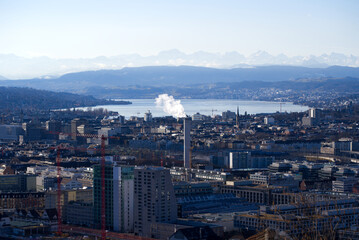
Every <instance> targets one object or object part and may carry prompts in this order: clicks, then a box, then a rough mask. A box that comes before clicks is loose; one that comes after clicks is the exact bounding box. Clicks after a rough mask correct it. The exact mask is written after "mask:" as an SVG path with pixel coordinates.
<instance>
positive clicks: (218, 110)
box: [78, 99, 308, 118]
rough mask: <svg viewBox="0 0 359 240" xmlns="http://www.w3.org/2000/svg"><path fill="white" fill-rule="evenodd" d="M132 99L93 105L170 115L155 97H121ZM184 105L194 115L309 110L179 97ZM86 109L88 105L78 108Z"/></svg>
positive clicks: (122, 112) (124, 112)
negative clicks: (157, 103) (120, 102)
mask: <svg viewBox="0 0 359 240" xmlns="http://www.w3.org/2000/svg"><path fill="white" fill-rule="evenodd" d="M121 100H126V101H131V102H132V104H130V105H101V106H94V107H91V108H92V109H95V108H105V109H107V110H109V111H115V112H118V113H119V114H120V115H123V116H125V117H126V118H129V117H130V116H141V117H143V115H144V113H145V112H147V111H148V110H150V111H151V113H152V116H153V117H163V116H169V114H167V113H165V112H164V111H163V109H162V108H161V107H158V106H156V104H155V99H121ZM178 100H180V101H181V104H182V105H183V107H184V110H185V112H186V114H187V115H193V114H195V113H197V112H199V113H200V114H203V115H221V114H222V112H225V111H227V110H230V111H232V112H236V111H237V106H238V107H239V113H240V114H244V113H245V112H247V113H248V114H257V113H275V112H279V111H280V110H282V112H303V111H306V110H308V107H307V106H301V105H294V104H293V103H290V102H283V103H279V102H266V101H249V100H227V99H226V100H224V99H178ZM78 109H83V110H86V109H88V108H87V107H83V108H78Z"/></svg>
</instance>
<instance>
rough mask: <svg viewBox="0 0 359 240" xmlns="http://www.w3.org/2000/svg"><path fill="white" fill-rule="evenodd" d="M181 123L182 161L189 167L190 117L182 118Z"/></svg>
mask: <svg viewBox="0 0 359 240" xmlns="http://www.w3.org/2000/svg"><path fill="white" fill-rule="evenodd" d="M183 125H184V129H183V134H184V140H183V143H184V147H183V150H184V151H183V162H184V167H185V168H191V162H190V159H189V151H190V147H191V136H190V132H191V119H190V118H184V119H183Z"/></svg>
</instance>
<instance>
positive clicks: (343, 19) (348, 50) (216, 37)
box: [0, 0, 359, 58]
mask: <svg viewBox="0 0 359 240" xmlns="http://www.w3.org/2000/svg"><path fill="white" fill-rule="evenodd" d="M358 13H359V1H357V0H345V1H342V0H337V1H332V0H298V1H295V0H293V1H287V0H247V1H242V0H223V1H218V0H216V1H212V0H163V1H160V0H151V1H148V0H143V1H140V0H127V1H121V0H101V1H100V0H97V1H92V0H61V1H60V0H58V1H57V0H53V1H49V0H42V1H40V0H31V1H30V0H17V1H14V0H0V54H16V55H18V56H23V57H37V56H48V57H51V58H92V57H97V56H116V55H122V54H133V53H137V54H140V55H142V56H149V55H155V54H158V53H159V52H160V51H164V50H168V49H178V50H180V51H183V52H185V53H193V52H196V51H208V52H214V53H225V52H230V51H237V52H239V53H241V54H244V55H250V54H252V53H254V52H256V51H259V50H264V51H267V52H269V53H271V54H280V53H284V54H286V55H288V56H296V55H302V56H303V55H304V56H307V55H321V54H324V53H327V54H330V53H332V52H337V53H344V54H346V55H350V54H353V55H355V56H359V44H358V43H359V14H358Z"/></svg>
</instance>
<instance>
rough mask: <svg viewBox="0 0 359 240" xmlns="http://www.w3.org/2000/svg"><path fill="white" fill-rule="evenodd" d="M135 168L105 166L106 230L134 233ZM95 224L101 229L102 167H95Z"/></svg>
mask: <svg viewBox="0 0 359 240" xmlns="http://www.w3.org/2000/svg"><path fill="white" fill-rule="evenodd" d="M133 170H134V167H132V166H113V165H111V164H108V165H106V166H105V214H106V229H108V230H113V231H118V232H132V231H133V203H134V195H133V194H134V179H133V176H134V175H133V174H134V171H133ZM93 181H94V185H93V187H94V188H93V191H94V194H93V196H94V219H95V221H94V224H95V226H96V227H98V228H100V227H101V165H96V166H95V167H94V178H93Z"/></svg>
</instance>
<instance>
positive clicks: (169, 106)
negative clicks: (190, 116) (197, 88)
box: [156, 94, 186, 118]
mask: <svg viewBox="0 0 359 240" xmlns="http://www.w3.org/2000/svg"><path fill="white" fill-rule="evenodd" d="M156 105H157V107H161V108H162V109H163V111H164V112H166V113H168V114H171V115H172V116H173V117H175V118H180V117H186V113H185V112H184V108H183V106H182V104H181V100H175V99H174V98H173V96H168V94H160V95H158V97H157V98H156Z"/></svg>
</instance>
